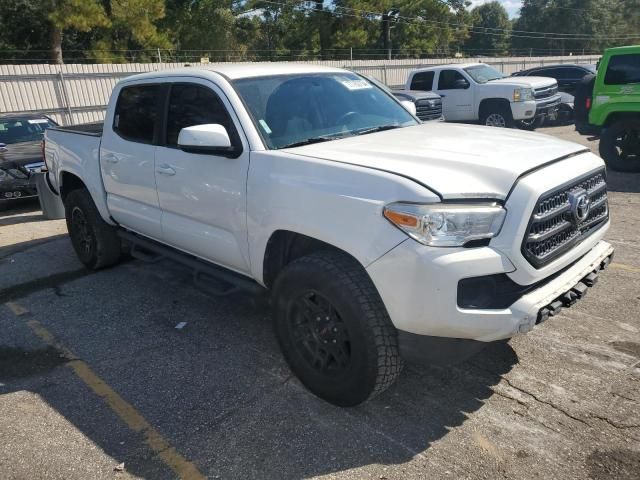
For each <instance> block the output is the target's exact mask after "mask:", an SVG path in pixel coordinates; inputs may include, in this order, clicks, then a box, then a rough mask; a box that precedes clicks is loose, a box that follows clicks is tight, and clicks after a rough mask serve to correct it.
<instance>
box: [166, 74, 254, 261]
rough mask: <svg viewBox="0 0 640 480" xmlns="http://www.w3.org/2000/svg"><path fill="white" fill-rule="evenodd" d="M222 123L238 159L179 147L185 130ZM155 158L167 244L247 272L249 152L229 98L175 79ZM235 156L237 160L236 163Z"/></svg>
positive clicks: (203, 83)
mask: <svg viewBox="0 0 640 480" xmlns="http://www.w3.org/2000/svg"><path fill="white" fill-rule="evenodd" d="M212 123H214V124H221V125H223V126H224V127H225V129H226V130H227V132H228V133H229V137H230V139H231V143H232V145H234V146H238V147H241V153H240V154H239V155H238V154H234V156H233V157H231V156H229V155H227V156H224V155H214V154H210V153H188V152H185V151H183V150H180V149H179V148H178V146H177V141H178V134H179V133H180V130H181V129H183V128H185V127H190V126H194V125H204V124H212ZM164 130H165V131H164V132H163V135H162V138H161V141H160V146H159V147H158V151H157V154H156V171H155V177H156V183H157V187H158V197H159V200H160V207H161V209H162V234H163V241H164V242H165V243H167V244H169V245H172V246H174V247H176V248H178V249H180V250H183V251H186V252H188V253H191V254H193V255H196V256H198V257H201V258H204V259H206V260H209V261H212V262H215V263H217V264H220V265H224V266H225V267H228V268H231V269H233V270H236V271H239V272H242V273H247V272H249V271H250V268H249V260H248V258H249V256H248V243H247V225H246V220H247V219H246V193H247V192H246V185H247V172H248V169H249V148H248V145H247V143H246V140H244V138H242V139H241V136H240V135H239V133H238V132H241V131H242V130H241V129H240V124H239V122H238V119H237V117H236V116H235V112H233V110H232V108H231V106H230V104H229V102H228V100H227V98H226V97H225V95H224V93H223V92H222V91H221V90H220V89H219V88H218V87H217V86H216V85H215V84H214V83H212V82H210V81H208V80H204V79H196V78H184V79H176V82H175V83H173V84H172V85H171V88H170V91H169V92H168V101H167V106H166V128H165V129H164ZM234 157H235V158H234Z"/></svg>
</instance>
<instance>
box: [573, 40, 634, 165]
mask: <svg viewBox="0 0 640 480" xmlns="http://www.w3.org/2000/svg"><path fill="white" fill-rule="evenodd" d="M574 105H575V107H574V108H575V122H576V130H577V131H578V132H580V133H581V134H582V135H599V136H600V156H601V157H602V158H603V159H604V161H605V162H606V163H607V165H608V166H609V167H611V169H613V170H618V171H623V172H640V45H634V46H629V47H616V48H609V49H607V50H605V52H604V55H603V56H602V59H601V60H600V63H599V64H598V73H597V74H596V75H589V76H587V77H585V78H584V79H583V80H582V82H581V84H579V85H578V88H577V90H576V96H575V99H574Z"/></svg>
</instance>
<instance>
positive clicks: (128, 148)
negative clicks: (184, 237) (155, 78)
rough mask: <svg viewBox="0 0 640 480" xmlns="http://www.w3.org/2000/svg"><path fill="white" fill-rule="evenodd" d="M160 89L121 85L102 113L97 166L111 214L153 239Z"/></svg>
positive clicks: (156, 217)
mask: <svg viewBox="0 0 640 480" xmlns="http://www.w3.org/2000/svg"><path fill="white" fill-rule="evenodd" d="M162 88H163V87H162V85H160V84H135V85H131V86H124V87H122V89H121V90H120V92H119V93H118V97H117V103H116V106H115V109H114V111H113V112H112V113H111V112H110V114H108V115H107V118H106V121H105V128H104V133H103V137H102V143H101V146H100V169H101V171H102V178H103V181H104V188H105V191H106V193H107V205H108V207H109V211H110V213H111V216H112V217H113V218H114V219H115V220H116V221H117V222H118V223H120V224H122V225H123V226H125V227H127V228H129V229H131V230H134V231H136V232H138V233H141V234H143V235H146V236H149V237H151V238H155V239H159V238H160V236H161V227H160V217H161V211H160V205H159V202H158V193H157V191H156V180H155V173H154V171H155V154H156V145H155V143H156V140H157V136H158V133H159V128H160V122H159V120H160V115H159V112H160V106H161V105H160V102H161V100H162Z"/></svg>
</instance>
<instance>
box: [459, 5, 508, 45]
mask: <svg viewBox="0 0 640 480" xmlns="http://www.w3.org/2000/svg"><path fill="white" fill-rule="evenodd" d="M471 21H472V25H473V29H472V32H471V35H470V38H469V40H468V41H467V42H466V43H465V49H466V50H467V51H468V52H469V53H470V54H473V55H505V54H506V53H507V52H508V50H509V30H510V29H511V22H509V15H508V14H507V11H506V10H505V8H504V7H503V6H502V4H501V3H500V2H498V1H493V2H489V3H485V4H483V5H480V6H478V7H476V8H474V9H473V10H472V11H471Z"/></svg>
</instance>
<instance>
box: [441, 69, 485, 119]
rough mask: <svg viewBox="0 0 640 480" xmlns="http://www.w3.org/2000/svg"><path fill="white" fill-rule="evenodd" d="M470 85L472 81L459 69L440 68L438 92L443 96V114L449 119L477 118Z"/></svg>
mask: <svg viewBox="0 0 640 480" xmlns="http://www.w3.org/2000/svg"><path fill="white" fill-rule="evenodd" d="M464 85H466V86H464ZM470 87H471V83H470V81H469V80H468V79H466V78H465V77H464V76H463V75H462V74H461V73H460V72H459V71H457V70H440V73H439V75H438V88H437V90H436V93H438V94H439V95H440V96H441V97H442V114H443V115H444V118H445V119H446V120H447V121H450V120H463V121H469V120H476V118H475V113H474V108H473V89H472V88H470Z"/></svg>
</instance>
